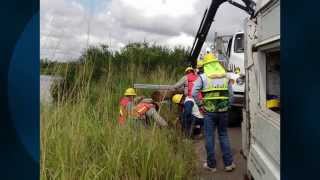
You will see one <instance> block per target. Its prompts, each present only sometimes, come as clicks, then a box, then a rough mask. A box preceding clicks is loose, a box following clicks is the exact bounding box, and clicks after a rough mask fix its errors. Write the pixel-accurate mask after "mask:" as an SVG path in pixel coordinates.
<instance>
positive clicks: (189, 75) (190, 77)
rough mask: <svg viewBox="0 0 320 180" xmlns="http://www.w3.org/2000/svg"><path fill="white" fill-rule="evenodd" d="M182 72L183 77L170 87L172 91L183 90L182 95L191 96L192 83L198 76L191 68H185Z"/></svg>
mask: <svg viewBox="0 0 320 180" xmlns="http://www.w3.org/2000/svg"><path fill="white" fill-rule="evenodd" d="M184 72H185V75H184V76H183V77H182V78H181V79H180V80H179V81H178V82H177V83H176V84H174V85H173V86H172V89H174V90H177V89H180V88H183V90H184V95H186V96H191V90H192V86H193V82H194V81H195V80H197V78H198V76H197V74H196V73H195V70H194V69H193V68H192V67H187V68H186V69H185V71H184Z"/></svg>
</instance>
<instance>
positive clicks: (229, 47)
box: [227, 38, 232, 58]
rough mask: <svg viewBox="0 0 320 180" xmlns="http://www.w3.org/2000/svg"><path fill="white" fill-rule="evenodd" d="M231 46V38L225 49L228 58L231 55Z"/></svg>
mask: <svg viewBox="0 0 320 180" xmlns="http://www.w3.org/2000/svg"><path fill="white" fill-rule="evenodd" d="M231 44H232V38H230V39H229V42H228V47H227V56H228V58H229V57H230V55H231Z"/></svg>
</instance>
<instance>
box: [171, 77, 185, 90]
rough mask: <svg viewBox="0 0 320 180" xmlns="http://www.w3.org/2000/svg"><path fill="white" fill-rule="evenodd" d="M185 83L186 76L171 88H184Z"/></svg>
mask: <svg viewBox="0 0 320 180" xmlns="http://www.w3.org/2000/svg"><path fill="white" fill-rule="evenodd" d="M185 82H186V76H183V77H182V78H181V79H180V80H179V81H178V82H177V83H176V84H174V85H173V86H172V88H173V89H179V88H182V87H184V84H185Z"/></svg>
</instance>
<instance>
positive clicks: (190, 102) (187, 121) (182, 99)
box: [172, 94, 203, 137]
mask: <svg viewBox="0 0 320 180" xmlns="http://www.w3.org/2000/svg"><path fill="white" fill-rule="evenodd" d="M172 102H173V103H176V104H178V105H182V106H185V108H183V109H184V111H183V121H182V130H183V131H184V133H185V135H186V136H187V137H191V136H192V134H193V125H195V127H196V129H198V131H199V133H200V132H201V127H202V125H203V115H202V113H201V112H200V111H199V108H198V106H197V105H196V104H195V102H194V99H193V98H192V97H189V96H185V95H183V94H175V95H174V96H173V97H172ZM186 106H189V107H191V108H187V107H186ZM190 109H191V111H190Z"/></svg>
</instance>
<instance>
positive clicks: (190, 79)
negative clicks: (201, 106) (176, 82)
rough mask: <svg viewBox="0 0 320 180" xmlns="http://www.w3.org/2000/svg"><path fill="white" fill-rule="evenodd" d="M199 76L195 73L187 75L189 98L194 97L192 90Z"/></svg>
mask: <svg viewBox="0 0 320 180" xmlns="http://www.w3.org/2000/svg"><path fill="white" fill-rule="evenodd" d="M197 78H198V76H197V75H196V74H195V73H189V74H187V84H188V93H187V96H189V97H192V94H191V92H192V88H193V85H194V82H195V81H196V80H197Z"/></svg>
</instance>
